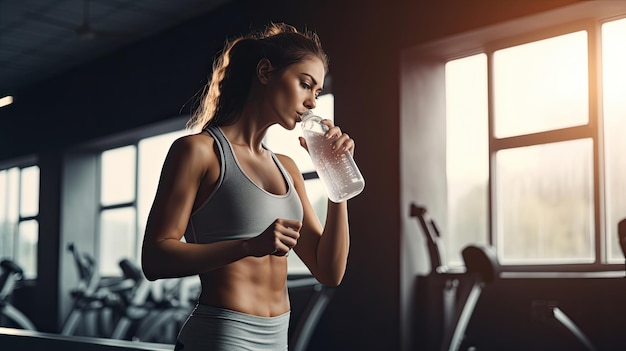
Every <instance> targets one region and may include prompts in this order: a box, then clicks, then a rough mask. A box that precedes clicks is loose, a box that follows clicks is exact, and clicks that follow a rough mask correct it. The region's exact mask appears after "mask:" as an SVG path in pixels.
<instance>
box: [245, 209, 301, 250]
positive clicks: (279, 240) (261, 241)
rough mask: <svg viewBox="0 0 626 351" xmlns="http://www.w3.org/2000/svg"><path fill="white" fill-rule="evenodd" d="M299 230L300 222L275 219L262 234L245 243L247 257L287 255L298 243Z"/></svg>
mask: <svg viewBox="0 0 626 351" xmlns="http://www.w3.org/2000/svg"><path fill="white" fill-rule="evenodd" d="M300 228H302V222H300V221H296V220H292V219H282V218H278V219H276V220H275V221H274V222H273V223H272V224H271V225H270V226H269V227H267V229H265V230H264V231H263V233H261V234H260V235H258V236H256V237H254V238H252V239H247V240H246V241H245V244H246V249H247V252H248V255H250V256H254V257H263V256H266V255H274V256H285V255H287V254H288V253H289V250H291V249H293V248H294V246H296V244H297V243H298V238H299V237H300Z"/></svg>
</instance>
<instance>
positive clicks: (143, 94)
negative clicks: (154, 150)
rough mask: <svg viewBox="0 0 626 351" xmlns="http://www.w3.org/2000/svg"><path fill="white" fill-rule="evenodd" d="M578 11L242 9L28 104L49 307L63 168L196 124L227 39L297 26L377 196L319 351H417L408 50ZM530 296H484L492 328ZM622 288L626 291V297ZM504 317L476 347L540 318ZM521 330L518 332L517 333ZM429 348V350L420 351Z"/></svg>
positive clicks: (111, 62)
mask: <svg viewBox="0 0 626 351" xmlns="http://www.w3.org/2000/svg"><path fill="white" fill-rule="evenodd" d="M576 2H578V1H576V0H532V1H530V0H528V1H500V0H473V1H467V0H445V1H432V0H420V1H408V0H407V1H404V0H399V1H395V2H382V1H376V0H360V1H355V0H348V1H332V0H327V1H324V0H321V1H316V2H302V3H299V2H290V1H282V0H274V1H263V2H257V1H252V0H250V1H234V2H233V3H231V4H227V5H225V6H223V7H221V8H220V9H218V10H216V11H215V12H214V13H212V14H209V15H204V16H202V17H199V18H198V19H195V20H193V21H190V22H188V23H186V24H184V25H181V26H179V27H177V28H174V29H172V30H168V31H167V32H164V33H161V34H160V35H158V36H156V37H154V38H149V39H146V40H143V41H142V42H140V43H137V44H134V45H132V46H129V47H127V48H124V49H122V50H120V51H118V52H116V53H113V54H110V55H107V56H105V57H102V58H101V59H98V60H97V61H94V62H93V63H90V64H88V65H85V66H83V67H79V68H77V69H74V70H71V71H69V72H66V73H65V74H62V75H60V76H58V77H55V78H52V79H50V80H48V81H46V82H43V83H41V84H39V85H38V86H35V87H31V88H30V89H28V90H25V91H21V92H19V94H18V97H17V98H16V103H15V104H14V105H12V106H10V107H8V108H7V109H6V110H4V111H3V112H2V120H1V121H0V123H2V124H1V128H0V161H2V160H7V159H11V158H14V157H17V156H21V155H26V154H31V153H35V154H38V155H39V156H40V160H41V161H42V163H41V165H42V173H41V174H42V176H44V175H50V177H51V180H46V181H44V182H42V194H44V193H45V194H49V195H46V196H43V195H42V210H41V213H42V223H41V233H40V237H46V239H45V240H42V241H40V243H41V244H40V257H39V272H40V274H42V276H40V280H39V281H38V285H39V287H38V288H39V289H42V290H41V291H46V292H48V293H50V294H51V296H48V297H46V295H45V294H43V293H42V294H41V295H39V296H38V299H41V300H40V302H39V303H40V304H46V303H51V304H54V303H56V297H55V296H52V295H54V293H53V292H54V291H55V289H57V287H56V286H55V284H57V283H55V282H54V280H55V277H54V275H55V273H54V272H53V271H51V270H50V269H46V268H45V267H58V261H59V257H58V252H59V248H58V247H56V248H51V247H48V246H46V248H45V250H44V248H43V247H42V245H44V243H45V245H55V243H58V239H57V238H55V235H57V236H58V233H59V230H58V227H59V223H58V216H57V217H56V218H55V213H57V214H58V210H57V209H55V208H56V207H55V206H58V203H59V201H58V190H54V187H55V186H57V185H58V183H59V182H60V181H59V179H58V177H59V172H60V170H59V168H60V167H59V163H60V161H59V158H60V157H61V155H62V151H63V149H64V148H66V147H69V146H72V145H74V144H77V143H80V142H83V141H87V140H90V139H94V138H98V137H101V136H106V135H110V134H115V133H117V132H121V131H125V130H128V129H133V128H136V127H140V126H144V125H147V124H151V123H154V122H157V121H163V120H167V119H170V118H174V117H177V116H180V115H184V114H187V113H188V112H189V111H191V109H192V108H193V106H194V103H193V101H194V100H193V97H194V95H195V94H196V93H197V92H198V91H199V90H200V89H201V88H202V86H203V84H204V83H206V77H207V76H208V75H209V73H210V68H211V61H212V58H213V56H214V55H215V53H216V52H217V50H219V49H220V48H221V46H222V44H223V41H224V39H225V38H226V37H229V36H233V35H237V34H240V33H244V32H247V31H248V30H249V29H250V28H252V27H259V26H262V25H263V24H265V23H267V22H268V21H270V20H273V21H286V22H289V23H292V24H294V25H296V26H298V27H300V28H302V27H304V26H305V25H306V26H307V28H309V29H313V30H317V31H318V33H319V34H320V37H321V38H322V41H323V42H324V44H325V47H326V49H327V51H328V52H329V54H330V57H331V66H330V73H331V75H332V79H333V82H332V84H333V87H332V89H333V94H334V95H335V101H336V105H335V116H336V121H337V123H338V124H340V125H341V126H342V129H344V130H345V131H347V132H348V133H350V135H352V136H353V137H354V138H355V140H356V143H357V148H356V161H357V163H359V167H360V168H361V170H362V172H363V174H364V176H365V178H366V181H367V186H366V189H365V191H364V192H363V193H362V194H361V195H359V196H358V197H356V198H355V199H353V200H350V221H351V232H352V243H351V244H352V246H351V252H350V261H349V265H348V271H347V274H346V277H345V279H344V282H343V284H342V285H341V287H340V288H339V289H338V290H337V291H336V294H335V296H334V298H333V301H332V302H331V304H330V306H329V309H328V311H327V313H326V314H325V316H324V318H323V319H322V322H321V324H320V329H319V332H318V333H317V334H316V335H317V338H316V339H315V340H314V342H313V344H314V345H315V347H316V349H319V350H399V349H404V348H406V347H408V346H407V345H406V343H405V341H403V340H402V339H403V337H402V336H401V329H402V328H403V324H404V323H405V322H404V321H403V320H402V318H401V316H400V315H401V311H402V310H404V309H405V308H406V306H405V305H404V304H403V303H401V298H400V296H401V294H403V292H402V291H401V289H403V288H401V273H400V265H401V264H400V261H401V253H402V250H401V248H400V245H401V244H400V243H401V221H402V218H403V216H405V211H404V209H401V208H400V204H401V201H400V197H401V193H402V192H403V191H404V190H403V189H401V186H400V164H401V162H403V161H401V158H400V155H399V154H400V140H399V139H400V111H399V100H400V92H399V87H400V77H399V75H400V74H399V72H400V71H399V55H400V50H401V49H403V48H406V47H410V46H413V45H417V44H421V43H424V42H427V41H429V40H434V39H437V38H441V37H444V36H447V35H451V34H455V33H460V32H463V31H467V30H471V29H475V28H479V27H482V26H486V25H490V24H493V23H497V22H502V21H506V20H509V19H513V18H517V17H521V16H525V15H530V14H533V13H537V12H541V11H546V10H550V9H553V8H557V7H560V6H565V5H568V4H572V3H576ZM44 151H45V152H44ZM44 168H46V169H44ZM414 176H415V177H416V178H419V177H420V176H421V175H420V174H415V175H414ZM55 194H56V195H55ZM44 208H46V209H44ZM44 214H45V218H44V217H43V216H44ZM55 250H56V251H55ZM512 284H520V283H517V282H512ZM533 284H536V286H537V287H536V289H534V290H532V291H533V292H540V291H542V289H544V288H545V289H547V290H545V291H554V293H555V294H559V295H560V294H562V293H565V292H566V291H567V292H569V290H565V291H563V289H560V288H559V289H555V288H557V287H555V286H553V283H551V282H549V281H547V280H546V281H540V282H536V283H533ZM544 284H547V285H544ZM410 286H411V287H410V288H411V289H412V288H413V287H414V286H413V285H410ZM518 288H519V286H517V285H511V286H509V285H508V283H503V289H502V290H497V291H498V292H497V293H496V292H495V291H496V289H495V288H493V289H491V290H490V291H494V292H492V293H485V301H486V302H485V303H488V302H489V301H492V303H493V304H495V305H489V304H487V305H483V307H481V311H482V312H480V314H479V315H481V316H489V315H490V313H495V312H498V311H500V310H501V309H500V307H501V306H500V305H499V304H496V302H497V301H500V300H499V299H502V298H503V297H502V296H507V294H508V293H510V292H512V291H513V292H516V293H518V294H522V293H523V291H524V290H523V289H521V290H517V289H518ZM602 288H603V289H609V288H608V287H604V286H603V287H602ZM615 288H616V289H621V285H619V286H616V287H615ZM551 289H554V290H551ZM404 293H406V292H404ZM529 293H531V292H529ZM587 296H591V294H589V295H587ZM528 298H530V297H528ZM590 298H591V297H590ZM608 298H609V297H607V299H608ZM503 301H507V300H503ZM422 303H425V304H427V303H428V302H422ZM504 304H506V302H504ZM484 306H487V307H484ZM422 307H423V306H422ZM488 311H491V312H488ZM502 311H503V313H502V314H497V316H496V317H497V318H496V317H494V318H496V319H490V318H487V317H485V319H484V320H485V321H486V322H485V324H484V325H481V324H478V325H475V326H474V328H475V330H477V331H476V333H478V335H479V336H482V337H484V338H491V337H492V334H493V331H492V330H491V329H490V328H492V327H493V324H491V323H497V322H493V321H494V320H495V321H502V320H507V321H516V320H521V319H520V318H525V317H524V315H525V314H526V313H527V311H526V310H523V311H522V310H519V311H512V312H511V314H509V313H508V312H509V311H508V310H506V309H503V310H502ZM37 313H38V312H37ZM477 313H478V311H477ZM514 315H516V316H514ZM594 316H595V315H594ZM36 318H37V319H38V320H40V321H42V325H44V326H45V328H46V329H49V330H51V329H52V328H53V327H54V326H53V324H54V323H55V322H56V320H54V319H53V320H54V322H53V321H51V320H50V319H49V318H48V317H45V316H43V315H38V316H37V317H36ZM594 318H595V317H594ZM520 325H521V324H519V325H518V324H516V323H513V324H512V325H511V326H510V330H511V331H512V330H514V329H515V328H516V327H519V326H520ZM415 333H418V331H416V332H415ZM503 335H512V334H503ZM422 344H423V341H421V340H419V339H418V340H416V341H415V346H414V349H418V348H419V347H420V345H422Z"/></svg>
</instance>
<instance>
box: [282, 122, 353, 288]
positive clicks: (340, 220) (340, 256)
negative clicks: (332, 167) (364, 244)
mask: <svg viewBox="0 0 626 351" xmlns="http://www.w3.org/2000/svg"><path fill="white" fill-rule="evenodd" d="M323 123H325V124H326V125H327V126H328V127H329V129H328V131H327V132H326V134H327V136H328V137H330V138H331V139H332V140H333V143H334V147H335V148H336V149H337V150H343V151H349V152H350V153H352V154H354V145H355V144H354V140H352V139H351V138H350V137H349V136H348V134H345V133H342V132H341V130H340V129H339V127H337V126H334V125H333V123H332V121H330V120H324V121H323ZM300 144H301V145H302V147H304V148H305V149H306V150H307V151H308V148H307V145H306V141H305V140H304V138H302V137H300ZM280 157H281V162H282V163H283V165H285V167H286V168H287V170H288V171H289V173H290V174H291V177H292V179H293V180H294V185H295V188H296V191H297V192H298V195H299V196H300V200H301V202H302V207H303V209H304V219H303V221H302V229H301V230H300V238H299V239H298V244H297V245H296V246H295V248H294V250H295V251H296V253H297V254H298V256H299V257H300V258H301V259H302V261H303V262H304V263H305V264H306V265H307V267H308V268H309V270H310V271H311V273H312V274H313V275H314V276H315V278H317V280H318V281H319V282H320V283H322V284H324V285H329V286H337V285H339V284H340V283H341V281H342V279H343V276H344V273H345V271H346V265H347V261H348V251H349V249H350V226H349V224H348V204H347V201H343V202H340V203H335V202H332V201H330V200H328V210H327V214H326V223H325V224H324V226H323V227H322V225H321V223H320V221H319V219H318V218H317V215H316V214H315V211H314V210H313V206H311V203H310V201H309V198H308V196H307V193H306V189H305V186H304V178H303V177H302V173H301V172H300V170H299V169H298V167H297V166H296V164H295V163H294V162H293V160H291V159H290V158H288V157H286V156H280Z"/></svg>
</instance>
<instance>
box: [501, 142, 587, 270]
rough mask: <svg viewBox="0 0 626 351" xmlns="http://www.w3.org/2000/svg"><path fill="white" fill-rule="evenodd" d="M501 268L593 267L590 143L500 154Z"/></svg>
mask: <svg viewBox="0 0 626 351" xmlns="http://www.w3.org/2000/svg"><path fill="white" fill-rule="evenodd" d="M496 170H497V179H496V183H497V184H496V187H497V188H496V197H497V199H496V209H495V210H496V220H497V240H498V249H499V253H500V259H501V261H502V262H503V263H507V264H518V263H576V262H579V263H582V262H587V263H590V262H592V261H593V257H594V245H593V243H594V239H593V237H594V235H593V227H594V223H593V222H594V221H593V156H592V141H591V139H581V140H574V141H567V142H560V143H552V144H544V145H536V146H529V147H523V148H517V149H510V150H503V151H499V152H498V153H497V154H496Z"/></svg>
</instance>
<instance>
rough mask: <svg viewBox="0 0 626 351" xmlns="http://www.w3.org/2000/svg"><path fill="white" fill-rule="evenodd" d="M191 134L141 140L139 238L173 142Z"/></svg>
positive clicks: (183, 133) (138, 199)
mask: <svg viewBox="0 0 626 351" xmlns="http://www.w3.org/2000/svg"><path fill="white" fill-rule="evenodd" d="M186 134H189V132H188V131H187V130H183V131H176V132H172V133H167V134H162V135H157V136H154V137H150V138H145V139H142V140H141V141H139V146H138V150H139V167H138V168H139V169H138V172H139V180H138V182H137V186H138V189H137V190H138V193H137V211H138V216H139V217H138V220H139V228H138V232H137V235H138V239H139V240H142V238H143V233H144V231H145V229H146V221H147V220H148V213H149V212H150V207H152V202H153V200H154V195H155V194H156V189H157V186H158V184H159V177H160V175H161V168H162V167H163V162H164V161H165V157H166V155H167V152H168V150H169V148H170V146H171V145H172V142H174V140H176V139H177V138H179V137H181V136H183V135H186Z"/></svg>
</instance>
